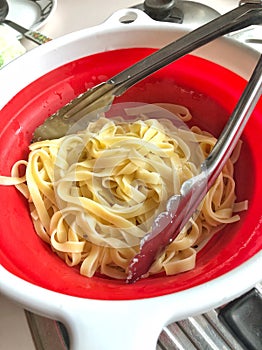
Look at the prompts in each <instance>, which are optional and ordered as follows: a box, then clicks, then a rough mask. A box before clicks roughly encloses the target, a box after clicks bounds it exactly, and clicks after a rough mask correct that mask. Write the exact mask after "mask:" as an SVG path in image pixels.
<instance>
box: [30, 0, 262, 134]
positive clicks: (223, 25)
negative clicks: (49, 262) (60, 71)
mask: <svg viewBox="0 0 262 350" xmlns="http://www.w3.org/2000/svg"><path fill="white" fill-rule="evenodd" d="M261 23H262V1H261V0H247V1H241V2H240V6H239V7H237V8H235V9H233V10H232V11H230V12H228V13H226V14H224V15H222V16H219V17H218V18H216V19H214V20H212V21H210V22H208V23H207V24H205V25H203V26H201V27H199V28H197V29H195V30H194V31H192V32H190V33H189V34H187V35H185V36H183V37H181V38H179V39H178V40H176V41H174V42H172V43H170V44H169V45H167V46H165V47H163V48H162V49H160V50H158V51H156V52H154V53H153V54H151V55H149V56H147V57H146V58H144V59H142V60H141V61H139V62H137V63H136V64H134V65H133V66H131V67H129V68H127V69H125V70H124V71H122V72H120V73H119V74H117V75H115V76H114V77H112V78H111V79H109V80H108V81H106V82H103V83H101V84H99V85H97V86H95V87H94V88H92V89H89V90H88V91H86V92H84V93H83V94H81V95H80V96H78V97H77V98H75V99H74V100H72V101H71V102H70V103H68V104H67V105H66V106H64V107H62V108H61V109H60V110H58V111H57V112H56V113H55V114H53V115H52V116H51V117H49V118H48V119H47V120H46V121H45V122H44V123H43V124H42V125H40V126H39V127H38V128H37V129H36V130H35V132H34V135H33V141H40V140H44V139H52V138H58V137H61V136H64V135H65V134H66V133H67V132H68V130H69V128H70V127H71V126H72V125H73V124H74V123H75V122H76V121H77V120H79V119H81V118H82V117H84V116H85V115H87V114H88V113H90V112H93V111H96V110H101V109H103V108H105V107H110V105H111V103H112V102H113V100H114V98H115V97H116V96H120V95H122V94H123V93H124V92H125V91H126V90H127V89H129V88H130V87H131V86H133V85H135V84H136V83H137V82H139V81H140V80H142V79H144V78H145V77H147V76H148V75H150V74H152V73H154V72H156V71H157V70H159V69H160V68H162V67H164V66H166V65H168V64H169V63H171V62H173V61H175V60H177V59H178V58H180V57H182V56H184V55H186V54H188V53H189V52H191V51H193V50H195V49H197V48H199V47H201V46H203V45H205V44H207V43H208V42H210V41H212V40H214V39H216V38H218V37H220V36H222V35H225V34H228V33H230V32H232V31H236V30H240V29H243V28H245V27H247V26H250V25H255V24H261Z"/></svg>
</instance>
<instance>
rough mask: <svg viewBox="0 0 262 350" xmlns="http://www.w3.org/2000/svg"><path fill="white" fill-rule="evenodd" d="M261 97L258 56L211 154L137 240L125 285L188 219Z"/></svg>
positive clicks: (261, 70) (261, 68)
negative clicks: (147, 231) (138, 242)
mask: <svg viewBox="0 0 262 350" xmlns="http://www.w3.org/2000/svg"><path fill="white" fill-rule="evenodd" d="M261 94H262V55H261V56H260V59H259V61H258V63H257V65H256V67H255V69H254V71H253V74H252V76H251V78H250V80H249V82H248V84H247V86H246V88H245V90H244V92H243V94H242V95H241V97H240V100H239V101H238V104H237V105H236V107H235V109H234V111H233V113H232V115H231V117H230V118H229V120H228V122H227V124H226V126H225V127H224V129H223V131H222V133H221V135H220V137H219V138H218V140H217V142H216V144H215V146H214V148H213V150H212V152H211V153H210V155H209V156H208V157H207V158H206V159H205V161H204V162H203V163H202V164H201V171H200V173H199V175H197V176H195V177H193V178H191V179H189V180H187V181H185V182H184V183H183V185H182V187H181V190H180V192H181V194H180V195H176V196H173V197H171V198H170V199H169V201H168V203H167V206H166V211H165V212H162V213H161V214H159V216H158V217H157V218H156V219H155V221H154V224H153V225H152V230H151V232H150V233H148V234H147V235H146V236H145V237H144V238H143V240H142V241H141V243H140V252H139V253H138V254H137V255H136V256H135V257H134V258H133V259H132V261H131V262H130V264H129V273H128V277H127V283H133V282H135V281H137V280H138V279H140V278H141V277H142V276H143V275H145V274H146V273H147V272H148V271H149V269H150V267H151V265H152V264H153V262H154V261H155V260H156V258H157V257H158V256H159V255H160V254H161V253H162V252H163V250H164V249H165V247H166V246H167V245H169V244H170V243H171V242H173V241H174V239H175V238H176V237H177V236H178V234H179V232H180V231H181V230H182V229H183V227H184V226H185V225H186V224H187V222H188V221H189V220H190V218H191V217H192V215H193V214H194V212H195V211H196V210H197V208H198V206H199V205H200V203H201V201H202V200H203V199H204V197H205V195H206V193H207V192H208V190H209V189H210V187H211V186H212V185H213V183H214V182H215V180H216V178H217V177H218V175H219V174H220V172H221V170H222V169H223V167H224V165H225V163H226V161H227V160H228V159H229V157H230V155H231V153H232V151H233V149H234V148H235V146H236V144H237V142H238V140H239V138H240V135H241V134H242V132H243V130H244V128H245V125H246V123H247V121H248V119H249V117H250V116H251V114H252V112H253V110H254V108H255V106H256V104H257V102H258V100H259V98H260V96H261Z"/></svg>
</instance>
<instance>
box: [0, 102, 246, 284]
mask: <svg viewBox="0 0 262 350" xmlns="http://www.w3.org/2000/svg"><path fill="white" fill-rule="evenodd" d="M161 106H162V107H163V106H165V105H163V104H162V105H161ZM166 108H168V109H172V112H174V110H175V111H177V113H176V114H177V115H178V116H179V117H180V118H181V119H183V120H185V119H190V118H191V115H190V113H189V111H188V110H187V109H186V108H185V107H182V106H175V105H167V106H166ZM133 112H134V111H133ZM189 134H190V137H191V139H190V142H187V141H188V140H185V137H188V135H189ZM185 135H186V136H185ZM192 135H193V139H194V142H195V144H197V146H198V147H199V149H200V150H201V151H202V158H201V157H200V158H201V159H199V162H198V164H197V162H196V161H195V159H194V153H195V146H193V147H190V144H191V143H192V142H193V141H192ZM215 142H216V139H215V138H214V137H213V136H212V135H210V134H209V133H207V132H203V131H201V130H200V129H199V128H198V127H193V128H192V129H191V131H190V133H189V132H188V131H185V130H181V129H180V128H177V127H176V126H175V125H174V124H173V123H172V122H171V121H169V120H167V119H161V120H157V119H152V118H151V119H147V118H145V117H142V116H141V117H140V118H139V119H134V120H124V119H121V118H113V119H108V118H104V117H101V118H99V119H98V120H95V121H93V122H90V123H89V125H88V126H87V128H86V129H85V130H83V131H80V132H77V133H75V134H69V135H66V136H64V137H62V138H60V139H55V140H46V141H40V142H35V143H33V144H31V145H30V146H29V151H30V152H29V155H28V160H27V161H24V160H21V161H18V162H17V163H16V164H15V165H14V166H13V168H12V173H11V177H10V178H9V177H3V176H2V177H0V183H1V184H5V185H15V186H16V187H17V189H18V190H19V191H21V193H22V194H23V195H24V196H25V197H26V198H27V199H28V202H29V207H30V212H31V217H32V220H33V223H34V227H35V230H36V233H37V234H38V235H39V237H41V239H42V240H44V241H45V242H47V243H48V244H50V246H51V247H52V249H53V250H54V251H55V252H56V253H57V254H58V256H59V257H60V258H62V259H63V260H64V261H65V262H66V264H67V265H69V266H79V267H80V273H81V274H82V275H84V276H88V277H92V276H93V275H94V274H95V273H101V274H103V275H107V276H109V277H112V278H117V279H125V278H126V275H127V268H128V265H129V262H130V260H131V259H132V258H133V256H134V255H135V254H136V253H137V252H138V250H139V243H140V240H141V239H142V238H143V237H144V236H145V234H146V233H148V232H149V230H150V228H151V226H152V223H153V220H154V218H155V217H156V215H157V214H159V213H160V212H161V211H163V210H165V206H166V203H167V201H168V199H169V198H170V197H171V196H172V195H174V194H179V193H180V188H181V185H182V184H183V182H184V181H186V180H187V179H189V178H191V177H193V176H195V175H196V174H197V173H198V171H199V165H200V162H201V161H202V160H203V159H204V158H205V157H206V156H207V155H208V154H209V153H210V151H211V150H212V148H213V146H214V144H215ZM236 158H237V157H236V156H234V157H232V158H231V159H230V160H229V161H228V162H227V164H226V166H225V167H224V169H223V171H222V173H221V174H220V175H219V177H218V178H217V180H216V182H215V184H214V185H213V186H212V188H211V189H210V190H209V192H208V193H207V195H206V197H205V199H204V201H203V203H202V205H201V208H199V214H198V216H197V217H196V218H194V219H191V222H190V225H187V226H186V227H185V228H184V229H183V230H182V231H181V232H180V234H179V235H178V237H177V239H175V241H174V242H172V243H171V244H170V245H169V246H168V247H167V248H166V250H165V251H164V252H163V253H162V255H161V256H160V257H159V258H158V259H157V260H156V261H155V263H154V264H153V265H152V266H151V268H150V271H149V274H156V273H159V272H165V273H166V274H167V275H171V274H176V273H180V272H183V271H187V270H190V269H192V268H194V266H195V261H196V253H197V248H196V247H197V246H199V247H201V246H202V245H203V244H204V242H206V240H207V239H209V238H210V237H211V236H212V235H213V234H214V232H217V231H218V230H220V229H221V228H222V227H223V226H224V225H225V224H228V223H232V222H235V221H237V220H239V216H238V215H236V214H235V213H234V211H235V209H234V208H235V200H236V195H235V182H234V178H233V172H234V166H233V162H235V161H236ZM21 166H25V167H26V170H25V174H24V175H23V176H21V177H20V175H19V169H20V167H21ZM238 207H239V206H238ZM242 207H243V206H242V205H240V209H243V208H242ZM238 209H239V208H238Z"/></svg>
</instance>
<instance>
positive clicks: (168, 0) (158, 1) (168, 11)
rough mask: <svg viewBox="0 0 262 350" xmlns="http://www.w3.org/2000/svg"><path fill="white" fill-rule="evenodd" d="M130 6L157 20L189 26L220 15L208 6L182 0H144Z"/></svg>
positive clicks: (205, 21) (194, 25) (198, 24)
mask: <svg viewBox="0 0 262 350" xmlns="http://www.w3.org/2000/svg"><path fill="white" fill-rule="evenodd" d="M132 8H137V9H140V10H142V11H144V12H145V13H146V14H147V15H148V16H150V17H151V18H153V19H155V20H157V21H165V22H173V23H179V24H183V25H185V26H187V27H191V28H193V27H197V26H200V25H202V24H204V23H207V22H209V21H211V20H212V19H214V18H216V17H218V16H219V15H220V14H219V12H217V11H216V10H214V9H213V8H211V7H209V6H206V5H204V4H201V3H198V2H194V1H183V0H145V1H144V3H142V4H138V5H135V6H132Z"/></svg>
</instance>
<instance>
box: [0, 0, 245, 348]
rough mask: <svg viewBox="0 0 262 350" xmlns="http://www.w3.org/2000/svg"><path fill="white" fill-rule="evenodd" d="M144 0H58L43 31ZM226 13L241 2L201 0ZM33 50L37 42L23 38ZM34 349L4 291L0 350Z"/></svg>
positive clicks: (82, 23)
mask: <svg viewBox="0 0 262 350" xmlns="http://www.w3.org/2000/svg"><path fill="white" fill-rule="evenodd" d="M142 2H143V1H139V0H110V1H106V0H96V1H94V0H58V1H57V8H56V11H55V13H54V14H53V16H52V17H51V18H50V20H49V21H48V22H47V23H46V25H45V26H44V27H42V28H41V29H40V30H39V31H41V32H43V33H44V34H46V35H47V36H49V37H51V38H56V37H59V36H62V35H64V34H67V33H69V32H72V31H76V30H79V29H83V28H86V27H90V26H94V25H96V24H99V23H102V22H103V21H104V20H105V19H106V18H108V17H109V16H110V15H111V14H112V13H113V12H114V11H116V10H118V9H121V8H127V7H130V6H133V5H136V4H139V3H142ZM199 2H201V3H204V4H206V5H208V6H210V7H213V8H214V9H216V10H217V11H219V12H220V13H224V12H226V11H228V10H230V9H232V8H233V7H235V6H237V4H238V1H235V0H232V1H231V0H220V1H218V0H209V1H199ZM22 43H23V44H24V46H25V47H26V48H27V49H28V50H29V49H32V48H34V47H36V45H34V44H33V43H31V42H28V41H25V40H23V41H22ZM5 349H10V350H16V349H19V350H34V349H35V347H34V344H33V341H32V338H31V335H30V331H29V328H28V325H27V321H26V318H25V313H24V310H23V309H22V308H20V307H18V306H17V305H15V304H14V303H13V302H11V301H9V300H7V299H6V298H5V297H4V296H1V295H0V350H5Z"/></svg>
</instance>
